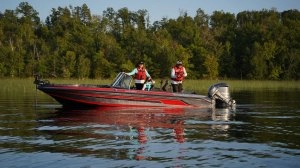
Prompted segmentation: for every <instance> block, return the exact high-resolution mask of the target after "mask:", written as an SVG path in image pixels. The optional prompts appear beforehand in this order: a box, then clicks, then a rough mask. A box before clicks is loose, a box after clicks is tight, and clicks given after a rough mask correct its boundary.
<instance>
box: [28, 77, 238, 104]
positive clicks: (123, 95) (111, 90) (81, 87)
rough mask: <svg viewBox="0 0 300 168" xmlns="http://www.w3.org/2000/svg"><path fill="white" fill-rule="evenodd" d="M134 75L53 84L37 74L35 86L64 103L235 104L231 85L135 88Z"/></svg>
mask: <svg viewBox="0 0 300 168" xmlns="http://www.w3.org/2000/svg"><path fill="white" fill-rule="evenodd" d="M131 82H132V77H131V76H129V75H127V74H126V73H124V72H120V73H119V74H118V75H117V77H116V78H115V79H114V81H113V82H112V84H110V85H92V84H52V83H50V82H49V81H48V80H43V79H41V78H40V77H39V76H38V75H37V76H35V81H34V84H36V88H37V89H38V90H40V91H42V92H44V93H46V94H48V95H49V96H51V97H52V98H54V99H55V100H56V101H57V102H59V103H60V104H62V105H63V106H64V107H101V106H102V107H172V108H173V107H179V108H185V107H197V108H214V107H234V106H235V101H234V100H233V99H231V97H230V93H229V86H228V85H227V84H226V83H217V84H214V85H212V86H211V87H210V88H209V89H208V95H198V94H193V93H172V92H169V91H164V90H163V89H159V88H153V89H151V90H136V89H134V88H133V87H132V86H131Z"/></svg>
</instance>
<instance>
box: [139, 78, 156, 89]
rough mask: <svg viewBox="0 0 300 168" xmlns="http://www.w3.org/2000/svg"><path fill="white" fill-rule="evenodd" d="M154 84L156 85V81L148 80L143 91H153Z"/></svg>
mask: <svg viewBox="0 0 300 168" xmlns="http://www.w3.org/2000/svg"><path fill="white" fill-rule="evenodd" d="M154 84H155V81H154V80H152V79H151V78H148V79H147V80H146V82H145V83H144V86H143V88H142V90H147V91H149V90H151V89H152V88H153V87H154Z"/></svg>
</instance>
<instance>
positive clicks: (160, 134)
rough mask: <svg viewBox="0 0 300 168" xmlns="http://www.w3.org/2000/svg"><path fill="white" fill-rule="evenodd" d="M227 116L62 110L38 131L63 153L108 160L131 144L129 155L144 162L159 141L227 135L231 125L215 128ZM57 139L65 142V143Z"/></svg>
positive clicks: (192, 110) (189, 112) (209, 111)
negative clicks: (67, 152) (213, 133)
mask: <svg viewBox="0 0 300 168" xmlns="http://www.w3.org/2000/svg"><path fill="white" fill-rule="evenodd" d="M227 112H228V113H230V111H226V112H225V113H227ZM225 113H223V112H222V113H219V111H218V109H215V108H205V109H204V108H200V109H195V108H151V109H146V108H123V107H122V108H121V107H119V108H115V107H114V108H112V107H105V108H93V109H90V108H89V109H74V108H71V109H67V108H61V109H58V110H57V111H55V112H54V113H51V114H52V116H48V117H47V118H43V119H41V120H40V121H41V125H40V126H39V128H37V129H38V130H39V131H43V132H45V133H46V134H47V135H45V137H47V139H49V140H54V142H55V144H60V145H61V146H60V148H57V149H60V150H62V149H64V150H65V151H69V152H76V153H81V154H93V155H101V157H104V156H105V155H107V153H110V155H111V154H112V155H116V154H118V153H119V152H120V150H119V148H117V149H115V145H116V144H117V145H121V144H124V147H121V148H122V149H123V148H126V146H127V147H128V145H132V146H131V148H134V149H133V150H132V151H133V152H130V151H128V153H126V156H128V157H131V158H135V159H137V160H140V159H148V158H147V154H146V153H147V151H148V148H149V146H152V145H154V144H155V143H157V142H158V141H163V142H164V143H172V141H174V142H175V143H185V142H186V141H187V140H189V137H190V138H192V137H195V136H198V135H197V134H198V133H199V132H198V131H196V132H195V133H197V134H196V135H193V132H194V131H193V130H198V129H202V130H208V131H210V130H213V131H215V132H218V134H219V133H220V134H224V132H225V131H226V130H225V129H228V128H229V127H226V125H227V126H228V124H221V125H223V126H218V127H215V128H214V125H216V124H217V123H214V121H217V122H219V121H221V120H224V121H228V120H229V118H226V117H229V116H230V115H224V117H222V115H223V114H225ZM228 113H227V114H228ZM216 115H217V116H218V117H216ZM218 125H219V124H218ZM219 130H220V131H219ZM204 132H207V131H204ZM204 136H206V134H205V133H204V135H200V137H201V138H205V137H204ZM222 136H223V135H222ZM70 138H71V139H70ZM66 139H67V140H66ZM57 140H62V143H60V142H61V141H59V142H56V141H57ZM64 142H68V143H71V144H67V146H69V147H71V148H67V147H64V146H66V144H64ZM107 145H108V147H106V146H107ZM110 145H111V146H110ZM74 146H75V147H76V149H77V150H74V148H73V147H74ZM103 153H104V154H103Z"/></svg>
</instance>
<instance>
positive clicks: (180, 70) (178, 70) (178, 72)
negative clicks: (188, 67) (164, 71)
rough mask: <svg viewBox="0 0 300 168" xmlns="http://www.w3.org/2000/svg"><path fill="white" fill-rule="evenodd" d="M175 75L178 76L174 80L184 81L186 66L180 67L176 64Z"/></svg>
mask: <svg viewBox="0 0 300 168" xmlns="http://www.w3.org/2000/svg"><path fill="white" fill-rule="evenodd" d="M173 68H174V71H175V76H176V78H172V80H174V81H182V80H183V79H184V70H183V69H184V68H183V67H181V68H178V67H177V66H174V67H173Z"/></svg>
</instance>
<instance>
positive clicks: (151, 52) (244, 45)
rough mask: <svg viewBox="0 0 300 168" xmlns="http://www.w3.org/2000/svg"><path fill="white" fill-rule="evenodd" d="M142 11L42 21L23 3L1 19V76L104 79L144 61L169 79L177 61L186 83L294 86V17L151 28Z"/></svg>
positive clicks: (61, 15)
mask: <svg viewBox="0 0 300 168" xmlns="http://www.w3.org/2000/svg"><path fill="white" fill-rule="evenodd" d="M150 15H151V14H149V13H148V11H147V10H143V9H141V10H138V11H130V10H129V9H128V8H121V9H118V10H117V11H115V10H114V9H113V8H107V9H106V10H105V11H103V14H102V15H94V14H92V13H91V12H90V9H89V7H88V6H87V5H86V4H83V5H82V6H77V7H72V6H69V7H58V8H57V9H55V8H53V9H52V10H51V14H50V15H49V16H48V17H47V18H46V20H45V21H41V19H40V18H39V14H38V12H37V11H36V10H35V9H34V8H33V7H32V6H31V5H30V4H29V3H27V2H22V3H20V4H19V6H17V7H16V9H15V10H5V11H3V12H0V77H32V76H33V75H34V74H37V73H39V74H41V75H42V76H43V77H64V78H70V77H71V78H78V79H81V78H97V79H99V78H100V79H104V78H111V77H113V76H114V75H115V74H116V73H118V72H120V71H131V70H132V68H133V67H134V66H135V63H136V62H137V61H139V60H143V61H144V62H145V63H146V66H147V69H148V71H149V73H150V74H151V76H152V77H153V78H168V77H169V74H170V68H171V67H172V66H173V65H174V63H175V62H176V60H178V59H180V60H182V61H183V63H184V65H185V67H186V68H187V71H188V74H189V76H188V77H189V79H216V78H223V79H224V78H227V79H228V78H229V79H258V80H260V79H270V80H298V79H300V12H299V11H298V10H292V9H291V10H288V11H283V12H278V11H277V10H276V9H263V10H261V11H243V12H240V13H238V14H232V13H228V12H224V11H214V12H213V13H212V14H211V15H208V14H206V13H205V12H204V11H203V10H202V9H201V8H199V9H198V10H197V11H196V15H195V16H189V15H188V14H187V12H181V13H180V14H179V17H178V18H177V19H168V18H162V19H161V20H160V21H155V22H153V23H150V21H149V17H150Z"/></svg>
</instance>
